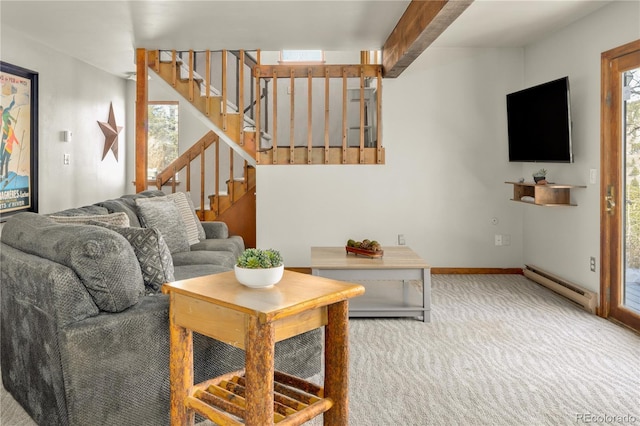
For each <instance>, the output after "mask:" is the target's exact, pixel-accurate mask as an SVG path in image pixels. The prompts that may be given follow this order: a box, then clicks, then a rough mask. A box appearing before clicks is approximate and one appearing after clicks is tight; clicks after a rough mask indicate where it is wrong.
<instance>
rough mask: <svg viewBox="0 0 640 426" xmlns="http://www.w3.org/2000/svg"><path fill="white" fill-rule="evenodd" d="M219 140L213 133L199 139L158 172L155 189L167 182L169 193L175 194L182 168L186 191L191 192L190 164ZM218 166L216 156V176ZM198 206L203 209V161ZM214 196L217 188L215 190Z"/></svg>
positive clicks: (202, 163) (210, 132)
mask: <svg viewBox="0 0 640 426" xmlns="http://www.w3.org/2000/svg"><path fill="white" fill-rule="evenodd" d="M219 140H220V138H219V137H218V135H216V134H215V133H213V132H212V131H209V132H207V133H206V134H205V135H204V136H203V137H201V138H200V139H199V140H198V141H197V142H196V143H194V144H193V145H192V146H191V147H190V148H189V149H187V150H186V151H185V152H184V153H182V155H180V156H179V157H178V158H176V159H175V160H173V161H172V162H171V163H170V164H169V165H168V166H167V167H165V168H164V170H162V171H161V172H159V173H158V174H157V176H156V187H157V188H158V189H162V187H163V186H164V185H166V184H167V182H169V181H171V189H172V191H171V192H176V176H177V175H178V173H179V172H180V171H182V170H183V169H184V168H186V169H187V182H186V191H187V192H189V191H190V190H191V162H192V161H193V160H195V159H197V158H198V157H201V158H202V159H204V151H205V150H206V149H207V148H209V147H210V146H211V145H213V144H214V143H216V146H217V145H218V144H217V142H219ZM217 164H218V156H217V155H216V170H215V173H216V176H217V175H218V174H219V173H220V172H219V167H218V166H217ZM200 177H201V183H200V188H201V191H200V206H201V208H204V187H205V185H204V161H202V162H201V170H200ZM215 191H216V194H217V191H218V188H216V189H215Z"/></svg>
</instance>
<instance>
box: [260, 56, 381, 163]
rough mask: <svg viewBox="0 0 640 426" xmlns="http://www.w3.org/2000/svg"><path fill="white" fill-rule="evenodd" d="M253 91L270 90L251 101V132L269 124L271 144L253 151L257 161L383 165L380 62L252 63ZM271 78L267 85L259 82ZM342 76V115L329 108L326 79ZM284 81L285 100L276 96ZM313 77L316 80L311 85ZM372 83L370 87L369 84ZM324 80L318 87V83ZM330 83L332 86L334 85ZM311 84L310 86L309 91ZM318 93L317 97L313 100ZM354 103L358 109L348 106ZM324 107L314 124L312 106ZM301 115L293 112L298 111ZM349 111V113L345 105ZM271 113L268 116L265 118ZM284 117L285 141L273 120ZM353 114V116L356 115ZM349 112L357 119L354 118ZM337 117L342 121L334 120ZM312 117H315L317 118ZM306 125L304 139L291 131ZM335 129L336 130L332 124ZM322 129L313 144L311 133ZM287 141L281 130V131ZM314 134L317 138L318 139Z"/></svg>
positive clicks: (329, 91) (281, 93)
mask: <svg viewBox="0 0 640 426" xmlns="http://www.w3.org/2000/svg"><path fill="white" fill-rule="evenodd" d="M254 76H255V85H256V92H260V91H261V88H262V87H265V88H266V90H267V91H268V92H270V93H271V97H270V98H271V102H269V97H268V96H265V98H264V99H263V100H262V101H260V100H258V102H257V104H256V114H257V116H258V118H257V119H256V120H255V122H256V134H257V135H260V134H261V129H262V128H264V127H266V126H269V128H270V132H269V133H270V136H271V139H272V148H273V149H271V150H270V151H269V152H268V153H265V152H261V153H258V154H257V160H258V163H260V164H303V163H306V164H322V163H324V164H383V163H384V148H383V146H382V129H381V127H380V125H379V123H380V122H381V113H382V109H381V104H382V102H381V101H382V67H381V66H380V65H371V64H361V65H293V64H292V65H260V64H258V65H256V66H254ZM266 80H272V85H271V88H269V87H268V86H267V85H266V84H264V85H263V84H262V83H261V82H263V81H266ZM335 80H339V81H341V83H342V84H341V90H340V94H338V95H336V93H335V92H336V91H335V89H334V90H333V92H334V93H333V96H334V97H335V96H341V98H342V99H341V114H340V113H336V111H335V107H334V110H333V111H331V108H330V104H331V101H332V98H331V96H332V95H331V92H332V90H331V87H332V85H331V82H332V81H335ZM300 81H303V82H306V86H307V87H306V90H301V91H300V93H299V92H298V91H296V85H297V84H296V83H297V82H300ZM280 82H282V83H283V84H285V85H286V84H287V83H288V86H289V87H288V88H287V93H286V94H288V95H289V100H288V101H287V99H284V100H281V99H279V98H278V95H283V94H284V92H283V91H282V90H278V86H279V83H280ZM314 82H317V84H316V85H314ZM372 83H374V84H373V86H372ZM322 85H323V86H322ZM334 87H335V85H334ZM314 89H315V90H314ZM318 95H320V96H321V100H316V99H314V96H315V97H316V98H317V97H318ZM355 102H357V105H358V108H357V112H354V111H353V108H349V106H350V105H351V104H352V103H355ZM319 105H322V107H323V116H324V117H323V118H324V120H323V123H322V124H321V125H320V124H316V125H315V126H314V107H315V108H318V107H319ZM304 109H306V117H296V114H297V115H302V114H300V113H301V111H302V113H303V114H304ZM350 109H351V110H352V111H351V113H349V110H350ZM269 112H271V118H270V117H269ZM287 114H288V116H289V126H288V127H289V129H288V133H289V138H288V139H289V141H288V144H286V143H281V141H280V139H281V137H280V136H279V135H280V132H279V130H280V129H279V127H282V126H281V125H282V122H280V125H279V122H278V117H279V116H285V117H286V116H287ZM356 115H357V117H355V116H356ZM354 117H355V118H356V119H354ZM336 120H338V121H341V122H340V123H339V124H337V125H336V122H337V121H336ZM316 121H320V120H318V119H317V117H316ZM305 125H306V128H307V132H306V138H304V139H302V138H301V137H300V135H299V133H300V132H298V133H296V130H297V129H298V128H299V127H302V128H304V126H305ZM335 128H339V129H340V131H338V132H336V131H332V130H331V129H335ZM319 130H322V133H323V138H322V139H323V142H322V145H320V144H318V143H315V144H314V137H313V132H314V131H319ZM355 131H357V133H358V143H357V145H355V144H350V143H349V142H350V138H349V136H350V133H351V135H353V134H354V133H355ZM282 133H284V134H285V137H284V138H282V139H284V140H286V131H285V132H282ZM318 139H319V138H318Z"/></svg>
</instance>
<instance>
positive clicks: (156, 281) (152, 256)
mask: <svg viewBox="0 0 640 426" xmlns="http://www.w3.org/2000/svg"><path fill="white" fill-rule="evenodd" d="M91 224H92V225H98V226H103V227H105V228H108V229H111V230H112V231H115V232H117V233H119V234H120V235H122V236H123V237H125V238H126V239H127V241H129V244H131V247H133V252H134V253H135V254H136V257H137V258H138V263H139V264H140V270H141V271H142V279H143V281H144V285H145V287H146V288H147V290H148V292H150V293H157V292H159V291H160V288H161V287H162V284H164V283H166V282H170V281H175V277H174V275H173V273H174V268H173V259H172V258H171V253H170V252H169V247H167V243H166V242H165V241H164V238H163V237H162V234H161V233H160V231H158V230H157V229H156V228H135V227H132V228H121V227H118V226H111V225H108V224H105V223H101V222H93V223H91ZM149 290H150V291H149Z"/></svg>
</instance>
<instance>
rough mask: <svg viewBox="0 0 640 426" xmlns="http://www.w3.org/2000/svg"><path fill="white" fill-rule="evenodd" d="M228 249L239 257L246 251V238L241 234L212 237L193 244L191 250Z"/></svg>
mask: <svg viewBox="0 0 640 426" xmlns="http://www.w3.org/2000/svg"><path fill="white" fill-rule="evenodd" d="M200 250H206V251H228V252H231V253H233V256H234V257H235V258H236V259H237V258H238V257H239V256H240V255H241V254H242V252H243V251H244V240H243V239H242V237H241V236H239V235H232V236H231V237H229V238H210V239H207V240H202V241H200V242H199V243H198V244H194V245H192V246H191V251H192V252H193V251H200Z"/></svg>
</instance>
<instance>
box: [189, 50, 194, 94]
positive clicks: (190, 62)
mask: <svg viewBox="0 0 640 426" xmlns="http://www.w3.org/2000/svg"><path fill="white" fill-rule="evenodd" d="M193 89H194V88H193V50H191V49H190V50H189V102H193V96H194V93H193Z"/></svg>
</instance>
